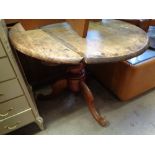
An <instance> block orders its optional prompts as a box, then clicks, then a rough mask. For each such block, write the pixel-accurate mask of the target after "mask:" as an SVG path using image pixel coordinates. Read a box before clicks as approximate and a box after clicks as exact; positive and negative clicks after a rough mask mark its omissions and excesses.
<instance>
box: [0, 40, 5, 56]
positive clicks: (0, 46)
mask: <svg viewBox="0 0 155 155" xmlns="http://www.w3.org/2000/svg"><path fill="white" fill-rule="evenodd" d="M4 56H6V54H5V51H4V48H3V46H2V43H1V40H0V57H4Z"/></svg>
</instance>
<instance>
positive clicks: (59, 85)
mask: <svg viewBox="0 0 155 155" xmlns="http://www.w3.org/2000/svg"><path fill="white" fill-rule="evenodd" d="M51 87H52V93H50V94H48V95H43V94H38V96H37V98H38V99H39V100H49V99H51V98H52V97H53V96H56V95H58V94H60V93H61V92H62V91H63V90H65V89H66V88H67V80H66V79H62V80H58V81H56V82H55V83H54V84H53V85H52V86H51Z"/></svg>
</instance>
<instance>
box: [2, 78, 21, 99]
mask: <svg viewBox="0 0 155 155" xmlns="http://www.w3.org/2000/svg"><path fill="white" fill-rule="evenodd" d="M22 94H23V91H22V89H21V87H20V84H19V83H18V81H17V79H13V80H9V81H6V82H2V83H0V102H4V101H6V100H9V99H12V98H15V97H18V96H21V95H22Z"/></svg>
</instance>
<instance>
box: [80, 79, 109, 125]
mask: <svg viewBox="0 0 155 155" xmlns="http://www.w3.org/2000/svg"><path fill="white" fill-rule="evenodd" d="M81 91H82V94H83V95H84V97H85V100H86V102H87V104H88V108H89V110H90V112H91V114H92V115H93V117H94V118H95V120H96V121H97V122H98V123H99V124H100V125H101V126H107V125H108V124H109V123H108V121H106V119H105V118H104V117H102V116H101V115H100V113H99V112H98V111H97V109H96V107H95V104H94V97H93V94H92V92H91V90H90V89H89V88H88V86H87V85H86V84H85V82H84V81H82V82H81Z"/></svg>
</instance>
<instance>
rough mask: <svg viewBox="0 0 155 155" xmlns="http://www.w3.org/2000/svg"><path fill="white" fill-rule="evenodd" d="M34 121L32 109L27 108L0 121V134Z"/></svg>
mask: <svg viewBox="0 0 155 155" xmlns="http://www.w3.org/2000/svg"><path fill="white" fill-rule="evenodd" d="M34 121H35V119H34V116H33V114H32V111H31V110H27V111H25V112H23V113H20V114H18V115H16V116H13V117H10V118H8V119H6V120H4V121H2V122H0V134H5V133H8V132H11V131H13V130H16V129H18V128H20V127H22V126H24V125H27V124H29V123H31V122H34Z"/></svg>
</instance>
